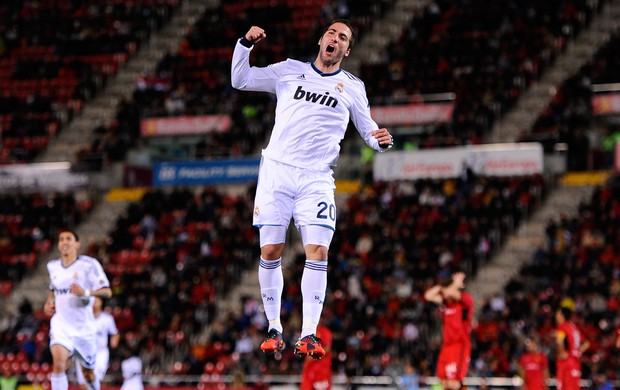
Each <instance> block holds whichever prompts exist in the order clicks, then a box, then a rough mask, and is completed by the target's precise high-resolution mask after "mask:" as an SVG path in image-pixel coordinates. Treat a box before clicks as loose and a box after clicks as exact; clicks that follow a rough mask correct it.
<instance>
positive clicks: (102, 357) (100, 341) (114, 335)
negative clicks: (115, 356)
mask: <svg viewBox="0 0 620 390" xmlns="http://www.w3.org/2000/svg"><path fill="white" fill-rule="evenodd" d="M93 300H94V307H93V313H94V315H95V324H96V325H95V326H96V328H97V358H96V360H95V376H96V378H97V379H98V380H99V382H101V381H103V378H104V377H105V374H106V372H107V371H108V365H109V362H110V349H109V346H111V347H113V348H116V346H117V345H118V342H119V339H120V335H119V333H118V328H117V327H116V321H114V317H113V316H112V314H110V313H108V312H107V311H105V310H103V308H102V305H103V300H102V299H101V298H94V299H93ZM75 374H76V377H77V382H78V384H80V386H81V387H83V388H86V387H85V385H86V379H84V373H83V372H82V370H81V369H80V367H79V363H77V362H76V363H75Z"/></svg>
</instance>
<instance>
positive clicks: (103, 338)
mask: <svg viewBox="0 0 620 390" xmlns="http://www.w3.org/2000/svg"><path fill="white" fill-rule="evenodd" d="M95 324H96V325H95V327H96V328H97V352H99V351H102V350H107V349H108V343H109V338H110V336H113V335H115V334H118V328H117V327H116V322H115V321H114V317H113V316H112V314H110V313H108V312H107V311H102V312H101V313H99V315H98V316H97V317H95Z"/></svg>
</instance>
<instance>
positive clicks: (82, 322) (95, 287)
mask: <svg viewBox="0 0 620 390" xmlns="http://www.w3.org/2000/svg"><path fill="white" fill-rule="evenodd" d="M79 249H80V240H79V238H78V235H77V233H75V232H73V231H70V230H63V231H61V232H60V233H59V234H58V250H59V252H60V258H58V259H55V260H50V261H49V262H48V263H47V270H48V273H49V276H50V286H49V288H50V291H49V294H48V297H47V300H46V301H45V304H44V306H43V310H44V312H45V314H46V315H48V316H51V317H52V318H51V320H50V331H49V332H50V349H51V352H52V374H51V379H50V382H51V387H52V390H67V389H68V388H69V381H68V379H67V368H68V367H67V363H68V359H69V358H71V357H73V358H74V359H75V360H76V361H78V362H79V366H80V368H81V369H82V372H83V374H84V378H85V380H86V386H87V388H88V389H89V390H99V389H100V382H99V379H98V378H97V377H96V375H95V372H94V368H95V358H96V355H97V328H96V323H95V316H94V314H93V297H101V298H110V297H111V296H112V290H111V289H110V283H109V281H108V278H107V276H106V274H105V273H104V272H103V268H102V267H101V264H100V263H99V261H97V260H96V259H94V258H92V257H89V256H84V255H79V254H78V251H79Z"/></svg>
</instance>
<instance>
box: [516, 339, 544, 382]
mask: <svg viewBox="0 0 620 390" xmlns="http://www.w3.org/2000/svg"><path fill="white" fill-rule="evenodd" d="M523 344H524V345H525V353H524V354H523V355H521V357H520V358H519V375H520V376H521V378H522V379H523V390H546V389H547V379H549V361H548V359H547V356H546V355H545V354H544V353H542V352H541V351H540V350H539V346H538V341H537V340H536V339H535V338H533V337H527V338H526V339H525V340H524V342H523Z"/></svg>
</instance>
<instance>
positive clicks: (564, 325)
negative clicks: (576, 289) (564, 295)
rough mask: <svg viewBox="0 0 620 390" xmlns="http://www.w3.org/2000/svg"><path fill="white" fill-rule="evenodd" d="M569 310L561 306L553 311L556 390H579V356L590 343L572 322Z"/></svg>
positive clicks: (571, 313) (570, 310)
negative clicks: (554, 322) (555, 326)
mask: <svg viewBox="0 0 620 390" xmlns="http://www.w3.org/2000/svg"><path fill="white" fill-rule="evenodd" d="M572 315H573V311H572V309H571V308H569V307H566V306H562V307H559V308H558V309H556V311H555V321H556V325H557V328H556V331H555V346H556V381H557V388H558V390H579V389H580V382H581V354H582V353H583V352H584V351H585V350H586V349H588V347H589V346H590V343H589V342H588V341H587V340H584V338H583V334H582V333H581V331H580V330H579V328H577V325H575V323H574V322H573V321H572Z"/></svg>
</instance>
